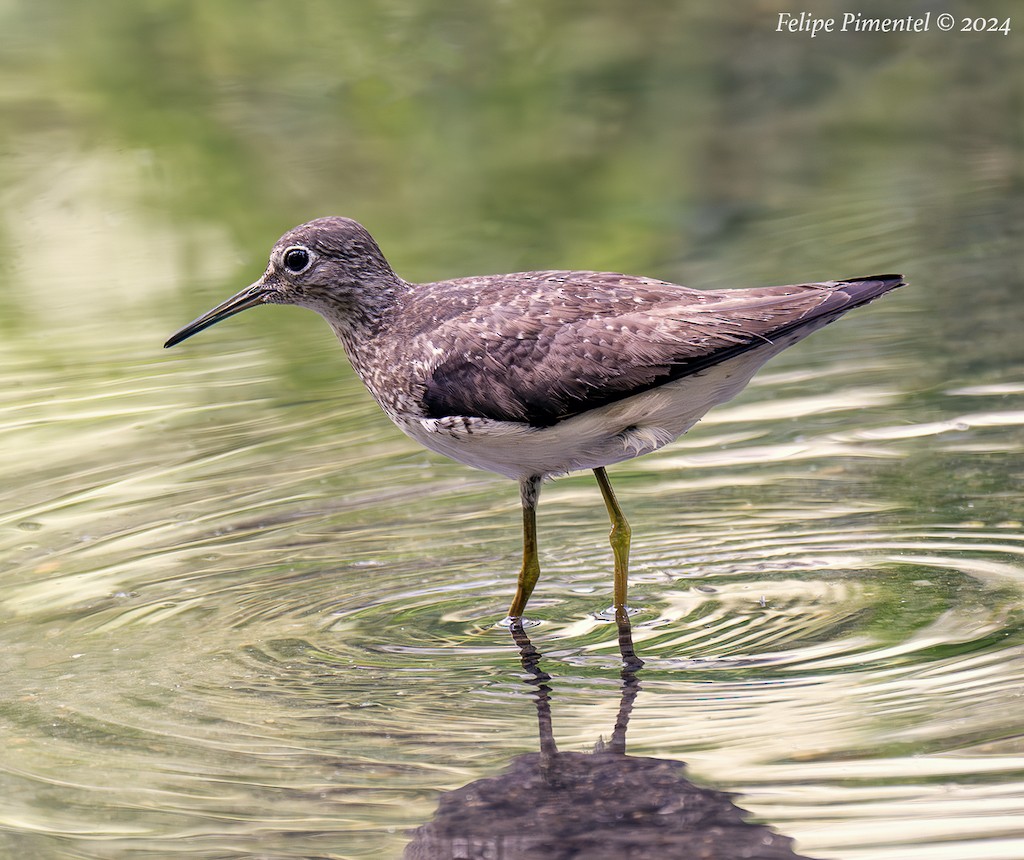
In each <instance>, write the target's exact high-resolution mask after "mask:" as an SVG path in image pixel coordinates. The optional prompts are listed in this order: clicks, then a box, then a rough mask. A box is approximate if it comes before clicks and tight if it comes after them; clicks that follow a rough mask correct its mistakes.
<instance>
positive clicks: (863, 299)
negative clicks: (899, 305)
mask: <svg viewBox="0 0 1024 860" xmlns="http://www.w3.org/2000/svg"><path fill="white" fill-rule="evenodd" d="M906 283H907V282H906V281H905V280H903V275H868V276H867V277H866V278H848V279H846V280H844V281H836V286H837V287H839V290H837V292H842V293H845V294H846V296H847V297H848V302H849V303H848V307H853V308H855V307H859V306H860V305H864V304H867V303H868V302H870V301H873V300H874V299H877V298H878V297H879V296H881V295H884V294H885V293H887V292H889V290H895V289H896V288H897V287H903V286H906Z"/></svg>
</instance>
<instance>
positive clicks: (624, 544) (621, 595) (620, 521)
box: [594, 466, 633, 618]
mask: <svg viewBox="0 0 1024 860" xmlns="http://www.w3.org/2000/svg"><path fill="white" fill-rule="evenodd" d="M594 477H596V478H597V485H598V486H599V487H600V488H601V495H602V496H603V497H604V504H605V507H606V508H608V517H609V519H611V521H612V530H611V532H609V534H608V540H609V542H610V543H611V545H612V553H613V555H614V556H615V615H616V617H617V618H618V617H620V616H621V617H626V591H627V589H628V588H629V541H630V537H631V536H632V534H633V532H632V529H630V527H629V523H628V522H626V517H625V516H624V515H623V513H622V508H620V507H619V503H618V502H617V501H616V499H615V491H614V490H613V489H612V484H611V481H609V480H608V473H607V472H606V471H605V469H604V466H599V467H598V468H596V469H594Z"/></svg>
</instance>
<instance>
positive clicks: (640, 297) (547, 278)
mask: <svg viewBox="0 0 1024 860" xmlns="http://www.w3.org/2000/svg"><path fill="white" fill-rule="evenodd" d="M902 284H903V279H902V277H901V276H899V275H876V276H871V277H867V278H854V279H850V280H844V281H827V282H822V283H810V284H795V285H787V286H777V287H762V288H755V289H747V290H719V291H702V290H693V289H689V288H686V287H682V286H679V285H676V284H670V283H666V282H664V281H657V280H653V279H649V278H638V277H633V276H628V275H621V274H616V273H605V272H572V271H552V272H525V273H515V274H509V275H494V276H484V277H477V278H460V279H456V280H451V281H442V282H437V283H433V284H422V285H417V286H414V287H413V288H412V296H407V297H406V301H405V302H404V304H403V308H402V315H401V318H399V319H394V320H392V321H391V324H392V326H393V330H392V336H395V335H396V334H398V335H399V339H400V342H401V344H402V346H401V347H400V352H403V353H405V355H407V356H419V357H420V361H419V364H418V366H416V367H415V371H414V373H413V377H414V378H413V379H412V380H411V381H410V384H412V385H413V386H414V387H415V394H414V399H416V400H417V401H418V403H419V407H420V410H421V411H422V414H423V415H424V416H425V417H428V418H441V417H445V416H467V417H475V418H487V419H492V420H498V421H511V422H520V423H525V424H529V425H532V426H538V427H543V426H550V425H552V424H556V423H558V422H560V421H563V420H565V419H567V418H571V417H573V416H576V415H579V414H582V413H584V412H587V411H589V410H592V409H596V408H599V407H601V406H604V405H607V404H609V403H613V402H615V401H617V400H621V399H624V398H627V397H631V396H633V395H635V394H638V393H641V392H643V391H647V390H650V389H652V388H656V387H658V386H661V385H664V384H666V383H669V382H673V381H675V380H678V379H681V378H683V377H686V376H690V375H693V374H696V373H699V372H701V371H702V370H705V369H707V368H709V367H712V366H714V365H716V364H719V363H721V362H723V361H726V360H728V359H730V358H733V357H735V356H738V355H740V354H742V353H744V352H747V351H750V350H753V349H756V348H757V347H759V346H762V345H766V344H768V343H774V342H777V341H780V340H782V339H785V340H787V341H790V342H793V343H795V342H796V341H797V340H799V339H800V338H802V337H803V336H804V333H810V331H813V330H815V329H817V328H820V327H821V326H822V325H825V324H826V323H828V322H831V321H832V320H834V319H836V318H838V317H839V316H841V315H842V314H843V313H845V312H846V311H848V310H851V309H852V308H855V307H859V306H860V305H863V304H866V303H867V302H870V301H872V300H873V299H875V298H878V297H879V296H881V295H882V294H884V293H886V292H888V291H889V290H892V289H895V288H896V287H898V286H901V285H902ZM787 345H788V344H787ZM773 352H774V351H773ZM424 356H427V357H429V360H424V359H423V357H424ZM398 363H400V364H401V365H403V366H404V367H405V368H406V369H408V368H409V367H410V366H411V363H410V361H409V360H405V361H401V360H400V361H399V362H398ZM408 393H410V394H412V393H413V392H408Z"/></svg>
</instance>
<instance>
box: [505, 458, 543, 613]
mask: <svg viewBox="0 0 1024 860" xmlns="http://www.w3.org/2000/svg"><path fill="white" fill-rule="evenodd" d="M519 495H520V496H521V497H522V500H523V567H522V570H520V571H519V583H518V585H517V586H516V596H515V597H514V598H512V605H511V606H510V607H509V609H508V614H509V618H510V619H511V620H512V622H513V624H516V623H519V624H521V623H522V620H523V612H524V610H525V609H526V602H527V601H528V600H529V599H530V595H531V594H533V587H534V586H535V585H536V584H537V579H538V578H539V577H540V558H539V557H538V556H537V499H538V497H539V496H540V478H539V477H533V478H526V479H525V480H523V481H522V482H520V484H519Z"/></svg>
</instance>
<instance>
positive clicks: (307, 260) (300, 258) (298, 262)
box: [281, 245, 313, 275]
mask: <svg viewBox="0 0 1024 860" xmlns="http://www.w3.org/2000/svg"><path fill="white" fill-rule="evenodd" d="M281 263H282V265H283V266H284V267H285V269H286V270H287V271H288V272H290V273H291V274H293V275H301V274H302V273H303V272H304V271H306V269H308V268H309V267H310V266H312V265H313V252H312V251H310V250H309V248H307V247H305V246H304V245H292V246H291V247H290V248H285V249H284V253H283V254H282V255H281Z"/></svg>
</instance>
